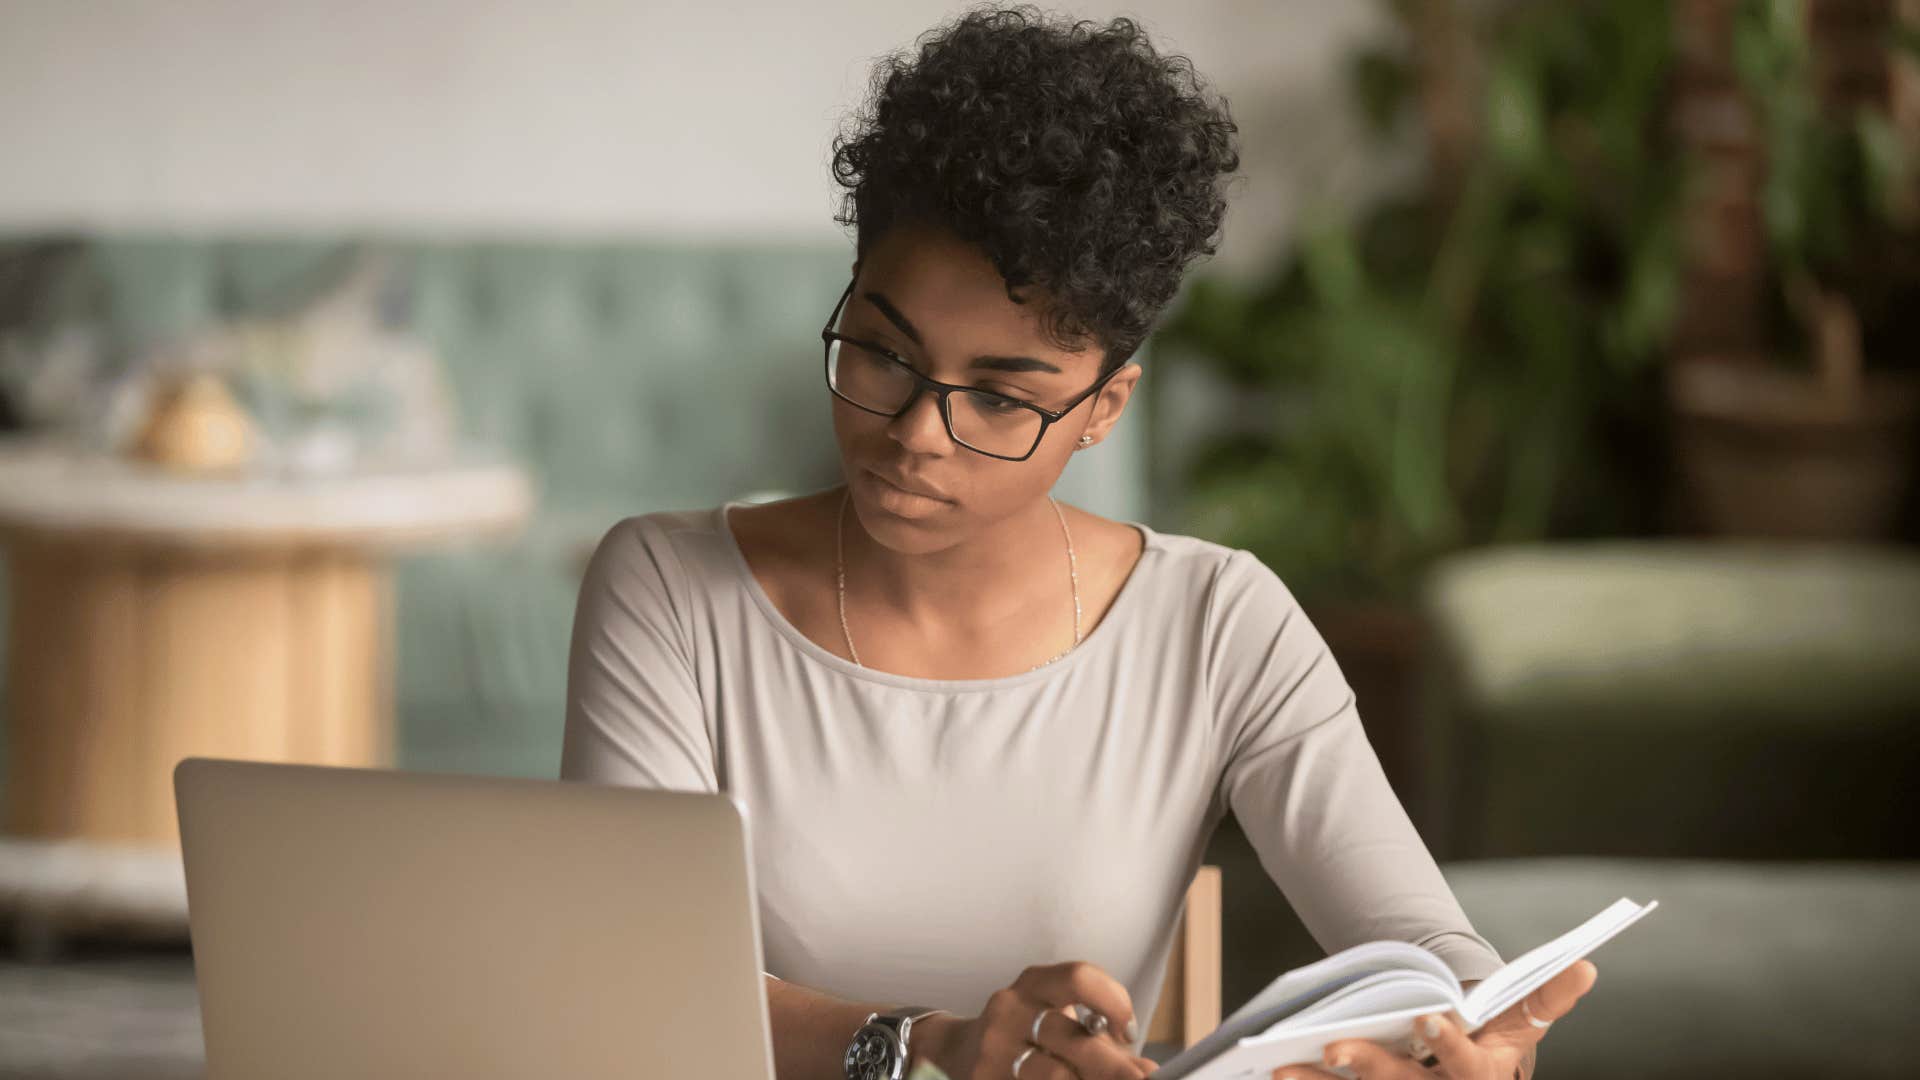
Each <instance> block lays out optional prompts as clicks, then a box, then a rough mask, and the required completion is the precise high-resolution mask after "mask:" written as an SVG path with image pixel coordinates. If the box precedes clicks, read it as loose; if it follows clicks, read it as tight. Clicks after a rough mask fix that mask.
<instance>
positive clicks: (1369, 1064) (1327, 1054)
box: [1320, 1039, 1433, 1080]
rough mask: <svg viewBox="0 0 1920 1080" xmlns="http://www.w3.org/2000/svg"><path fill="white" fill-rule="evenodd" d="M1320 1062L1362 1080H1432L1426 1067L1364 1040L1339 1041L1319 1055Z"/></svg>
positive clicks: (1332, 1043)
mask: <svg viewBox="0 0 1920 1080" xmlns="http://www.w3.org/2000/svg"><path fill="white" fill-rule="evenodd" d="M1320 1060H1321V1061H1324V1062H1325V1063H1327V1064H1328V1065H1331V1066H1333V1067H1334V1068H1336V1069H1352V1070H1353V1071H1354V1073H1355V1074H1357V1075H1358V1076H1359V1077H1360V1078H1361V1080H1432V1075H1433V1074H1431V1073H1429V1072H1428V1071H1427V1070H1426V1068H1425V1067H1423V1066H1421V1065H1420V1064H1419V1063H1417V1062H1415V1061H1414V1060H1413V1059H1412V1058H1409V1057H1407V1056H1406V1055H1404V1054H1396V1053H1394V1052H1393V1051H1391V1050H1388V1049H1387V1048H1386V1047H1384V1046H1381V1045H1380V1044H1379V1043H1376V1042H1371V1041H1369V1040H1367V1039H1340V1040H1338V1041H1336V1042H1330V1043H1328V1044H1327V1045H1326V1048H1325V1049H1324V1050H1322V1051H1321V1052H1320Z"/></svg>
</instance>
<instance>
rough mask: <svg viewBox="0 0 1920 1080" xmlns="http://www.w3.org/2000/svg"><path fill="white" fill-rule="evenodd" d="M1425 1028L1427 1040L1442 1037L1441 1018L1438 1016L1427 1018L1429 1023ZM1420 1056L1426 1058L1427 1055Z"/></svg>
mask: <svg viewBox="0 0 1920 1080" xmlns="http://www.w3.org/2000/svg"><path fill="white" fill-rule="evenodd" d="M1424 1027H1425V1029H1426V1032H1427V1038H1429V1039H1437V1038H1439V1037H1440V1018H1439V1017H1437V1016H1429V1017H1427V1022H1426V1024H1425V1025H1424ZM1420 1056H1421V1057H1425V1056H1426V1055H1425V1054H1422V1055H1420Z"/></svg>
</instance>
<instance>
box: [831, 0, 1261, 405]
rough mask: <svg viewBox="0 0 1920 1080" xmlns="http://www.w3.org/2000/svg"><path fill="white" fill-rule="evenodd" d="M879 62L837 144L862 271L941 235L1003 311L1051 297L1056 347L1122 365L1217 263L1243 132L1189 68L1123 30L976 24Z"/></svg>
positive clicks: (1018, 11)
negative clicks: (1187, 285) (911, 239)
mask: <svg viewBox="0 0 1920 1080" xmlns="http://www.w3.org/2000/svg"><path fill="white" fill-rule="evenodd" d="M917 44H918V46H919V53H918V55H917V56H913V55H910V54H907V53H904V52H903V53H895V54H893V55H890V56H887V57H884V58H882V59H881V60H880V61H879V63H878V64H877V65H876V67H875V69H874V73H873V79H872V85H871V87H870V93H869V98H868V100H867V102H866V104H865V106H864V108H862V109H861V110H860V111H859V113H857V114H856V117H855V119H854V121H853V130H852V131H851V132H848V131H846V130H843V131H842V132H841V133H840V134H838V135H837V136H836V137H835V138H834V140H833V174H834V179H835V180H836V181H838V182H839V183H840V185H841V186H843V187H845V188H847V189H848V190H847V192H846V194H845V196H844V198H843V201H842V208H841V211H840V212H839V213H838V214H836V215H835V217H834V220H835V221H837V222H839V223H840V224H841V225H850V226H853V227H855V229H856V230H857V240H856V244H855V250H856V253H857V256H858V257H864V256H865V255H866V253H867V252H868V251H869V250H870V249H871V248H872V246H873V244H874V243H875V242H876V241H877V240H878V239H879V238H880V237H881V236H882V235H884V234H885V232H886V231H887V229H888V228H889V227H891V226H893V225H895V224H899V223H903V222H909V221H911V222H918V223H931V224H934V225H938V226H942V227H944V228H946V229H949V230H951V231H952V232H953V233H954V234H955V235H957V236H958V237H959V238H960V239H961V240H963V241H966V242H968V243H972V244H976V245H978V246H979V247H980V248H981V249H982V250H983V251H984V252H985V254H986V255H987V257H988V258H989V259H990V260H992V262H993V265H994V268H995V269H997V270H998V271H999V272H1000V274H1001V276H1002V277H1003V278H1005V279H1006V286H1007V298H1008V299H1009V300H1012V301H1014V302H1015V303H1025V302H1026V299H1025V298H1023V296H1022V295H1021V294H1020V293H1019V292H1018V291H1017V290H1019V289H1021V288H1023V287H1025V286H1028V285H1032V286H1034V287H1035V288H1036V289H1038V290H1039V291H1040V292H1041V293H1043V294H1044V296H1045V297H1046V308H1045V310H1044V312H1043V314H1042V318H1041V326H1042V332H1043V333H1045V334H1046V335H1047V338H1048V340H1049V341H1051V342H1052V343H1053V344H1054V345H1056V346H1057V347H1059V348H1064V349H1079V348H1082V347H1084V346H1085V345H1086V344H1087V343H1088V342H1089V340H1091V341H1092V342H1093V343H1095V344H1098V345H1099V346H1101V347H1102V348H1104V349H1105V353H1106V355H1105V358H1104V362H1103V365H1102V369H1101V370H1102V371H1103V372H1104V371H1107V370H1110V369H1111V368H1113V367H1117V366H1118V365H1120V364H1122V363H1125V362H1126V361H1127V360H1128V359H1130V358H1131V357H1132V356H1133V354H1134V352H1135V350H1137V349H1138V348H1139V346H1140V343H1141V342H1142V341H1144V340H1145V339H1146V337H1147V334H1148V333H1149V332H1150V331H1151V330H1152V328H1153V324H1154V321H1155V319H1156V318H1158V316H1159V315H1160V313H1161V311H1162V310H1163V309H1164V308H1165V307H1166V306H1167V304H1168V303H1169V302H1170V301H1171V300H1172V299H1173V296H1174V294H1175V292H1177V291H1178V289H1179V285H1180V278H1181V275H1182V273H1183V272H1184V270H1185V268H1186V266H1187V264H1188V263H1189V262H1191V261H1192V260H1194V259H1195V258H1197V257H1199V256H1201V255H1211V254H1213V252H1214V250H1215V248H1216V246H1217V242H1218V233H1219V229H1220V222H1221V219H1222V217H1224V216H1225V214H1226V208H1227V206H1226V194H1225V186H1226V179H1225V178H1226V174H1229V173H1231V172H1233V171H1234V170H1235V169H1237V168H1239V165H1240V156H1239V153H1238V151H1237V150H1236V148H1235V146H1234V134H1235V132H1236V131H1237V130H1238V129H1237V127H1236V126H1235V124H1234V123H1233V120H1232V119H1231V117H1230V115H1229V112H1228V108H1227V103H1226V100H1225V99H1224V98H1217V97H1215V96H1213V95H1210V94H1209V92H1208V90H1207V88H1206V86H1205V84H1204V83H1203V81H1202V80H1201V79H1200V77H1199V75H1198V74H1197V73H1196V72H1195V71H1194V69H1193V62H1192V61H1191V60H1189V59H1188V58H1187V57H1185V56H1180V55H1164V56H1163V55H1160V54H1159V53H1157V52H1155V50H1154V48H1153V45H1152V43H1151V42H1150V41H1149V40H1148V37H1147V33H1146V31H1145V30H1144V29H1142V28H1141V27H1140V26H1139V25H1137V24H1136V23H1134V22H1133V21H1132V20H1130V19H1127V18H1124V17H1122V18H1115V19H1114V20H1112V21H1111V22H1110V23H1108V24H1107V25H1106V26H1104V27H1102V26H1100V25H1098V24H1097V23H1094V22H1091V21H1087V20H1081V21H1078V22H1072V23H1068V22H1065V21H1064V20H1054V19H1051V18H1049V17H1048V16H1046V15H1043V14H1042V13H1041V12H1040V11H1038V10H1037V9H1036V8H1034V7H1033V6H1032V5H1021V6H1019V7H1014V8H999V9H974V10H972V11H969V12H967V13H966V14H965V15H963V16H961V17H960V18H958V19H957V20H955V21H954V22H952V23H949V24H947V25H944V26H940V27H936V28H935V29H934V30H931V31H928V32H927V33H926V34H923V35H921V37H920V38H919V39H918V41H917Z"/></svg>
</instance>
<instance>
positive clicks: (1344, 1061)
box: [1333, 1050, 1353, 1069]
mask: <svg viewBox="0 0 1920 1080" xmlns="http://www.w3.org/2000/svg"><path fill="white" fill-rule="evenodd" d="M1351 1064H1353V1055H1352V1054H1349V1053H1347V1052H1346V1051H1345V1050H1342V1051H1340V1052H1339V1053H1337V1054H1335V1055H1333V1067H1334V1068H1336V1069H1344V1068H1346V1067H1347V1066H1348V1065H1351Z"/></svg>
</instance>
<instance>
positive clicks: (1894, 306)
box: [1669, 0, 1920, 539]
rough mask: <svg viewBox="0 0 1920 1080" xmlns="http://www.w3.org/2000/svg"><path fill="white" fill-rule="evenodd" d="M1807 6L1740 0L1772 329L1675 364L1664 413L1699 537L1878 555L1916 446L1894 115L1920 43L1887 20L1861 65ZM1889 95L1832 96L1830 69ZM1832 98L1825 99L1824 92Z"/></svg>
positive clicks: (1908, 244) (1919, 283) (1907, 260)
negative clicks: (1863, 71) (1792, 542)
mask: <svg viewBox="0 0 1920 1080" xmlns="http://www.w3.org/2000/svg"><path fill="white" fill-rule="evenodd" d="M1818 13H1819V9H1818V7H1817V6H1815V5H1809V4H1808V3H1806V2H1805V0H1745V2H1743V3H1741V4H1740V5H1739V6H1738V7H1737V8H1736V9H1735V11H1734V18H1733V20H1732V22H1731V35H1732V37H1731V42H1730V45H1731V51H1732V57H1733V62H1734V68H1735V71H1736V73H1737V76H1738V85H1739V87H1740V89H1741V91H1742V92H1743V98H1744V101H1745V103H1746V105H1747V110H1746V111H1747V113H1748V115H1749V116H1750V117H1751V119H1752V123H1753V130H1754V133H1755V140H1754V141H1755V144H1756V149H1757V150H1758V152H1759V155H1760V157H1761V158H1762V162H1763V165H1762V170H1761V173H1762V175H1761V179H1760V181H1759V185H1758V189H1757V191H1756V192H1755V196H1756V199H1757V203H1758V208H1759V214H1758V219H1759V227H1760V233H1761V241H1762V242H1761V244H1760V245H1759V248H1760V251H1761V252H1762V259H1763V264H1762V266H1761V267H1760V274H1759V279H1760V282H1761V285H1762V288H1763V290H1764V291H1763V296H1764V298H1765V301H1766V302H1765V305H1764V307H1763V308H1762V311H1763V313H1764V316H1765V318H1764V319H1763V320H1762V325H1761V327H1760V329H1759V332H1758V334H1757V335H1756V337H1757V342H1756V344H1755V345H1754V347H1752V348H1748V349H1737V350H1730V351H1729V350H1718V351H1709V352H1703V353H1700V354H1696V355H1686V356H1681V357H1678V358H1676V362H1675V363H1674V364H1673V365H1672V366H1671V370H1670V376H1671V377H1670V379H1669V398H1670V403H1671V407H1672V409H1673V413H1674V419H1675V423H1674V450H1675V453H1676V462H1677V465H1678V467H1679V473H1680V477H1681V479H1682V481H1683V489H1682V493H1683V495H1684V498H1685V504H1684V506H1685V509H1686V511H1687V522H1688V524H1689V525H1691V526H1692V527H1695V528H1700V529H1704V530H1706V531H1710V532H1716V533H1732V534H1749V535H1767V536H1793V537H1809V538H1812V537H1818V538H1856V539H1857V538H1875V537H1883V536H1886V535H1887V534H1888V533H1889V532H1891V531H1892V529H1893V528H1894V526H1895V524H1896V521H1897V516H1898V514H1899V512H1900V510H1901V507H1902V504H1903V501H1904V500H1905V499H1906V498H1907V497H1908V493H1909V491H1910V489H1911V486H1912V482H1913V479H1912V477H1913V465H1914V452H1915V434H1916V430H1917V429H1920V423H1917V422H1920V170H1917V169H1916V164H1920V162H1917V160H1916V153H1915V147H1914V133H1913V132H1912V131H1910V130H1909V131H1905V132H1903V131H1902V130H1901V129H1900V127H1899V126H1898V125H1897V124H1896V121H1895V118H1894V116H1893V114H1892V107H1891V102H1890V100H1889V99H1890V98H1891V97H1892V96H1893V94H1894V92H1895V90H1894V88H1895V87H1896V86H1897V85H1898V83H1899V81H1900V79H1901V78H1909V79H1910V78H1913V77H1914V76H1913V72H1912V71H1911V68H1910V67H1909V70H1908V71H1906V72H1905V74H1904V75H1903V74H1902V73H1901V66H1902V65H1909V66H1910V65H1912V64H1913V63H1914V59H1915V57H1916V56H1920V48H1917V47H1916V41H1920V33H1917V32H1916V30H1915V28H1914V27H1912V26H1910V25H1907V26H1903V25H1902V24H1900V23H1899V22H1898V20H1897V11H1896V9H1895V8H1894V7H1893V6H1892V5H1888V7H1887V11H1886V14H1887V16H1888V19H1887V21H1886V22H1885V23H1884V24H1882V25H1879V26H1875V27H1872V28H1871V33H1870V34H1868V35H1867V36H1866V37H1865V38H1864V39H1863V40H1862V41H1861V42H1859V43H1857V44H1856V47H1855V48H1854V49H1853V50H1852V52H1853V53H1854V55H1850V56H1849V55H1843V54H1844V53H1845V52H1846V50H1844V49H1843V48H1842V47H1841V46H1840V45H1837V44H1835V43H1833V42H1819V41H1817V40H1816V36H1815V33H1814V19H1815V16H1816V15H1817V14H1818ZM1842 64H1851V65H1855V66H1861V65H1864V66H1865V67H1867V68H1868V69H1869V70H1874V69H1878V70H1879V71H1881V72H1882V79H1881V81H1880V86H1881V87H1882V88H1881V89H1879V90H1877V92H1873V93H1867V94H1864V95H1859V94H1856V95H1853V97H1854V100H1848V98H1847V96H1846V95H1842V94H1837V93H1835V92H1833V91H1832V90H1831V89H1830V87H1831V84H1832V83H1833V82H1834V80H1832V79H1822V77H1821V74H1822V70H1823V67H1824V68H1826V69H1833V68H1836V67H1838V66H1839V65H1842ZM1823 83H1825V84H1827V88H1823Z"/></svg>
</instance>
